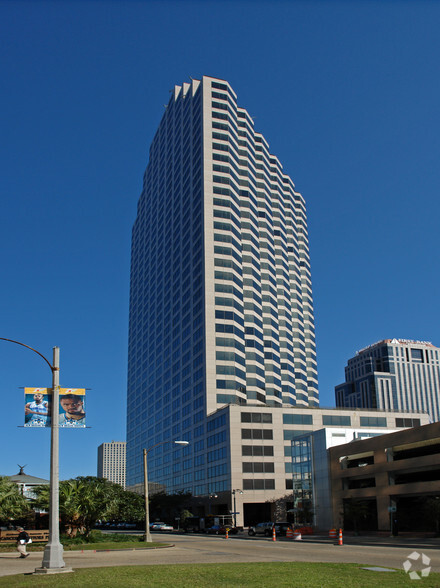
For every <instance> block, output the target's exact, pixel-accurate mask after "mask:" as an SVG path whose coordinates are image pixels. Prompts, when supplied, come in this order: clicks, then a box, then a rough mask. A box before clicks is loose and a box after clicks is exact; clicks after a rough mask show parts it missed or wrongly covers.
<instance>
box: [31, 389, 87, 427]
mask: <svg viewBox="0 0 440 588" xmlns="http://www.w3.org/2000/svg"><path fill="white" fill-rule="evenodd" d="M85 398H86V391H85V389H84V388H60V390H59V418H58V426H59V427H85V426H86V411H85ZM24 402H25V405H24V426H25V427H50V426H51V425H52V414H51V413H52V389H51V388H25V389H24Z"/></svg>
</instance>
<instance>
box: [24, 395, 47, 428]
mask: <svg viewBox="0 0 440 588" xmlns="http://www.w3.org/2000/svg"><path fill="white" fill-rule="evenodd" d="M51 408H52V390H51V389H50V388H25V389H24V426H25V427H50V426H51V416H50V414H51Z"/></svg>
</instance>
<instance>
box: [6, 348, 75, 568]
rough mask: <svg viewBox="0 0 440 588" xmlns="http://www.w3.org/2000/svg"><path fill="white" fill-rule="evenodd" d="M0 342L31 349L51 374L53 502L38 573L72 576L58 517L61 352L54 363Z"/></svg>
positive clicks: (51, 475)
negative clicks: (46, 365)
mask: <svg viewBox="0 0 440 588" xmlns="http://www.w3.org/2000/svg"><path fill="white" fill-rule="evenodd" d="M0 341H9V343H15V344H17V345H21V346H22V347H26V348H27V349H30V350H31V351H33V352H34V353H36V354H37V355H39V356H40V357H41V358H43V359H44V361H45V362H46V363H47V364H48V366H49V367H50V369H51V371H52V411H51V438H50V498H49V541H48V542H47V544H46V547H45V548H44V555H43V562H42V564H41V568H37V569H36V570H35V573H40V574H45V573H50V574H55V573H58V572H71V571H72V568H66V565H65V563H64V560H63V546H62V545H61V543H60V526H59V525H60V521H59V519H60V515H59V436H58V433H59V427H58V425H59V424H58V417H59V391H60V348H59V347H54V348H53V363H52V364H51V363H50V361H49V360H48V359H47V358H46V357H44V355H43V354H42V353H40V352H39V351H37V350H36V349H34V348H33V347H30V346H29V345H25V344H24V343H20V341H14V340H13V339H6V338H5V337H0Z"/></svg>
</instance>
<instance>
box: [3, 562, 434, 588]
mask: <svg viewBox="0 0 440 588" xmlns="http://www.w3.org/2000/svg"><path fill="white" fill-rule="evenodd" d="M0 586H7V587H8V588H13V587H15V586H18V587H20V586H37V587H40V586H61V587H62V586H81V587H82V586H93V587H96V586H105V587H109V586H111V587H112V588H113V587H119V586H121V587H131V586H142V587H145V586H148V588H151V587H153V588H155V587H156V586H157V587H160V586H163V587H172V588H182V587H188V588H189V587H196V588H197V587H200V588H216V587H217V586H218V587H219V588H220V587H221V588H229V587H231V586H252V587H256V586H258V587H265V588H266V587H267V588H272V587H273V588H280V587H284V586H285V587H289V588H292V587H293V588H295V587H301V588H303V587H307V588H309V587H310V588H315V587H316V588H318V587H319V588H321V587H325V588H341V587H344V588H354V587H359V588H369V587H370V586H381V587H382V588H393V587H394V586H395V587H399V588H400V587H402V586H403V587H404V586H412V587H414V581H413V580H411V579H410V578H409V576H408V575H407V574H405V572H404V571H403V570H398V571H396V572H371V571H366V570H363V569H362V566H360V565H358V564H329V563H299V562H292V563H257V564H248V563H238V564H237V563H235V564H188V565H171V566H164V565H157V566H125V567H113V568H87V569H86V568H84V569H78V570H76V571H75V572H74V573H71V574H57V575H54V576H35V575H23V574H20V575H19V576H5V577H0ZM417 586H423V587H429V588H438V587H439V586H440V574H431V575H430V576H429V577H428V578H423V579H422V580H419V582H418V583H417Z"/></svg>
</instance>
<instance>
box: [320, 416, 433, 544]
mask: <svg viewBox="0 0 440 588" xmlns="http://www.w3.org/2000/svg"><path fill="white" fill-rule="evenodd" d="M329 456H330V473H331V489H332V500H333V517H334V518H333V524H334V525H335V526H341V525H344V526H345V528H348V529H351V530H358V531H362V530H379V531H385V532H392V533H401V532H415V531H425V532H426V531H431V532H436V531H437V532H438V531H439V530H440V423H432V424H428V425H425V426H421V427H414V428H412V429H405V430H402V431H397V432H395V433H390V434H388V435H382V436H380V437H375V438H372V439H366V440H363V441H352V442H351V443H348V444H344V445H339V446H337V447H332V448H330V449H329ZM344 519H345V520H344Z"/></svg>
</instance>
